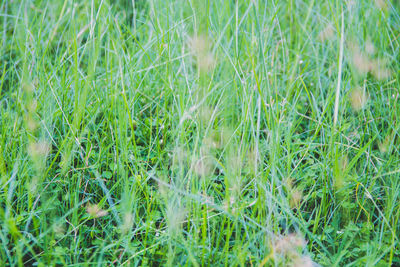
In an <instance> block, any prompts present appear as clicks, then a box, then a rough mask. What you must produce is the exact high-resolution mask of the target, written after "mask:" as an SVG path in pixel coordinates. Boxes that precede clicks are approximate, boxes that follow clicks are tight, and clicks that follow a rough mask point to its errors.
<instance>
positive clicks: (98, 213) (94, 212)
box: [86, 204, 108, 218]
mask: <svg viewBox="0 0 400 267" xmlns="http://www.w3.org/2000/svg"><path fill="white" fill-rule="evenodd" d="M86 212H87V213H88V214H89V216H91V217H93V218H100V217H104V216H106V215H107V214H108V211H106V210H102V209H101V208H100V207H99V206H98V205H97V204H88V205H87V206H86Z"/></svg>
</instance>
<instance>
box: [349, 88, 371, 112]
mask: <svg viewBox="0 0 400 267" xmlns="http://www.w3.org/2000/svg"><path fill="white" fill-rule="evenodd" d="M367 101H368V93H367V92H365V90H363V89H362V88H360V87H357V88H355V89H354V90H353V91H351V93H350V104H351V107H352V108H353V109H354V110H355V111H360V110H361V109H363V108H364V107H365V105H366V104H367Z"/></svg>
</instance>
